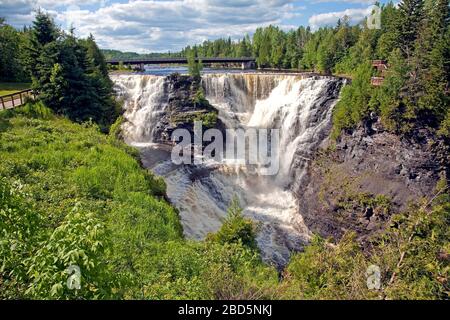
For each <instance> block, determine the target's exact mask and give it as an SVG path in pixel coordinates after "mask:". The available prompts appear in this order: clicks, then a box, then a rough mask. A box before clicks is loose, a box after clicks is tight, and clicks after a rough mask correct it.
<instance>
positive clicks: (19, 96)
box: [0, 89, 36, 110]
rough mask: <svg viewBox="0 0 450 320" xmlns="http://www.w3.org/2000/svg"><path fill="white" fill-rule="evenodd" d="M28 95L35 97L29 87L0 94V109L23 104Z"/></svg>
mask: <svg viewBox="0 0 450 320" xmlns="http://www.w3.org/2000/svg"><path fill="white" fill-rule="evenodd" d="M29 97H33V98H36V96H35V94H34V92H33V90H31V89H26V90H22V91H18V92H14V93H11V94H6V95H4V96H0V110H5V109H12V108H15V107H19V106H21V105H23V104H24V103H25V102H26V100H27V98H29Z"/></svg>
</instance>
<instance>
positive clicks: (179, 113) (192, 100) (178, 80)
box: [153, 74, 222, 143]
mask: <svg viewBox="0 0 450 320" xmlns="http://www.w3.org/2000/svg"><path fill="white" fill-rule="evenodd" d="M166 85H167V86H168V88H167V92H168V94H169V95H168V100H167V104H168V106H167V107H166V108H165V112H164V113H163V114H162V115H161V116H160V117H159V119H158V123H157V125H156V126H155V128H156V129H155V130H154V131H153V139H154V142H157V143H169V142H170V141H171V135H172V132H173V131H174V130H176V129H187V130H189V131H190V132H191V133H193V128H194V121H202V123H203V129H204V130H205V129H208V128H209V127H219V128H220V127H222V125H221V123H220V120H218V119H217V110H216V109H215V108H214V107H213V106H212V105H211V104H210V103H209V102H208V101H207V100H206V99H205V98H204V96H203V93H202V89H201V87H200V84H199V82H198V81H197V80H196V79H194V78H193V77H189V76H183V75H179V74H172V75H170V76H167V78H166Z"/></svg>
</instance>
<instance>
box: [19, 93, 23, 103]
mask: <svg viewBox="0 0 450 320" xmlns="http://www.w3.org/2000/svg"><path fill="white" fill-rule="evenodd" d="M19 96H20V105H23V100H22V92H21V93H20V94H19Z"/></svg>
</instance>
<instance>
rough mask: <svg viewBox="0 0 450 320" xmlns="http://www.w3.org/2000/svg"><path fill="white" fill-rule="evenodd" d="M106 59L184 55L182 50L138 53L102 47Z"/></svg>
mask: <svg viewBox="0 0 450 320" xmlns="http://www.w3.org/2000/svg"><path fill="white" fill-rule="evenodd" d="M101 51H102V53H103V55H104V56H105V59H106V60H110V59H111V60H112V59H116V60H127V59H138V58H139V59H141V58H162V57H182V54H181V52H151V53H141V54H140V53H136V52H122V51H119V50H111V49H102V50H101Z"/></svg>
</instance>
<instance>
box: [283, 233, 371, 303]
mask: <svg viewBox="0 0 450 320" xmlns="http://www.w3.org/2000/svg"><path fill="white" fill-rule="evenodd" d="M368 266H369V265H368V264H367V261H366V258H365V257H364V254H363V252H362V250H361V248H360V247H359V246H358V244H357V242H356V241H355V236H354V235H353V234H347V235H345V236H344V237H343V238H342V239H341V240H340V241H339V243H338V244H337V245H336V246H332V245H331V244H329V243H327V242H326V241H325V240H323V239H321V238H319V237H314V238H313V239H312V241H311V244H310V245H308V246H307V247H306V248H305V251H304V252H303V253H299V254H297V255H295V256H293V257H292V258H291V262H290V264H289V266H288V268H287V270H286V275H285V278H286V282H287V284H286V285H285V288H286V289H285V292H282V294H283V297H284V298H289V299H298V298H300V299H333V300H337V299H369V298H376V297H377V293H376V292H371V291H370V290H368V289H367V286H366V281H365V280H366V276H365V272H366V268H367V267H368Z"/></svg>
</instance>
